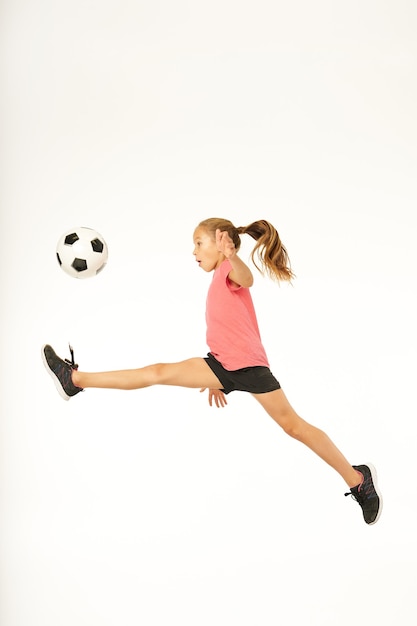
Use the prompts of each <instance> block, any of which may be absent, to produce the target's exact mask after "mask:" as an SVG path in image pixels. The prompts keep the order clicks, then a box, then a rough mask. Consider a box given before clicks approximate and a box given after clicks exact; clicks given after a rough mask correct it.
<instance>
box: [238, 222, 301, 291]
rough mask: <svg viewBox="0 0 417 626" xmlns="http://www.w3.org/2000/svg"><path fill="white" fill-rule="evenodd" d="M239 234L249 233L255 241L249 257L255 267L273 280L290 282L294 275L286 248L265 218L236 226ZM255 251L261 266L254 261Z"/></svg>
mask: <svg viewBox="0 0 417 626" xmlns="http://www.w3.org/2000/svg"><path fill="white" fill-rule="evenodd" d="M237 232H238V233H239V234H243V233H245V234H247V235H250V236H251V237H252V238H253V239H255V241H256V245H255V247H254V249H253V251H252V254H251V259H252V262H253V264H254V265H255V267H256V268H257V269H258V270H259V271H260V272H261V274H263V273H264V272H265V273H266V274H267V275H268V276H269V277H270V278H272V279H274V280H278V281H280V280H286V281H289V282H291V280H292V279H293V278H295V275H294V274H293V272H292V270H291V263H290V259H289V256H288V253H287V250H286V249H285V247H284V246H283V244H282V241H281V239H280V237H279V235H278V232H277V230H276V229H275V228H274V226H272V224H270V223H269V222H267V221H266V220H258V221H257V222H253V223H252V224H249V226H240V227H239V228H237ZM255 253H256V256H257V258H258V259H259V261H260V263H261V267H259V265H257V263H256V261H255Z"/></svg>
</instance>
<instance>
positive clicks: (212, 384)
mask: <svg viewBox="0 0 417 626" xmlns="http://www.w3.org/2000/svg"><path fill="white" fill-rule="evenodd" d="M72 382H73V383H74V385H76V386H77V387H82V388H83V389H86V388H88V387H96V388H102V389H142V388H143V387H150V386H151V385H174V386H177V387H190V388H202V387H207V388H209V389H222V387H223V385H222V384H221V382H220V381H219V379H218V378H217V376H216V375H215V374H214V373H213V371H212V370H211V369H210V367H209V366H208V365H207V363H206V362H205V360H204V359H202V358H198V357H197V358H193V359H187V360H186V361H181V362H179V363H155V364H154V365H148V366H147V367H141V368H139V369H130V370H118V371H114V372H99V373H87V372H80V371H78V370H73V372H72Z"/></svg>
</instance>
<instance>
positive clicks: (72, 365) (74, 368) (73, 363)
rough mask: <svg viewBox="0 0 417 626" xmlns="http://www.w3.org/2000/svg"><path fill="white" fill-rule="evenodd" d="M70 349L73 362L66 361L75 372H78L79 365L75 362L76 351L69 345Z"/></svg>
mask: <svg viewBox="0 0 417 626" xmlns="http://www.w3.org/2000/svg"><path fill="white" fill-rule="evenodd" d="M68 347H69V351H70V353H71V361H70V360H69V359H64V360H65V363H68V365H70V366H71V367H72V369H73V370H77V369H78V365H77V364H76V363H75V361H74V349H73V347H72V346H71V345H70V344H68Z"/></svg>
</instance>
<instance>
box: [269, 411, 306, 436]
mask: <svg viewBox="0 0 417 626" xmlns="http://www.w3.org/2000/svg"><path fill="white" fill-rule="evenodd" d="M274 419H275V421H276V422H277V424H278V425H279V426H281V428H282V429H283V431H284V432H285V433H286V434H287V435H289V436H290V437H293V438H294V439H301V438H302V433H303V430H304V427H305V422H304V420H303V419H302V418H301V417H299V416H298V415H297V414H296V413H293V412H289V413H287V412H286V413H282V414H281V415H280V416H277V418H274Z"/></svg>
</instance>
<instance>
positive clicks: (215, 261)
mask: <svg viewBox="0 0 417 626" xmlns="http://www.w3.org/2000/svg"><path fill="white" fill-rule="evenodd" d="M193 254H194V256H195V259H196V261H197V263H198V264H199V266H200V267H201V268H202V269H203V270H204V271H205V272H212V271H213V270H215V269H217V268H218V267H219V265H220V264H221V263H222V261H224V255H223V254H222V253H221V252H219V250H217V246H216V241H215V239H213V237H212V236H211V235H210V233H209V232H208V231H207V230H206V229H205V228H200V227H199V228H196V230H195V232H194V251H193Z"/></svg>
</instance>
